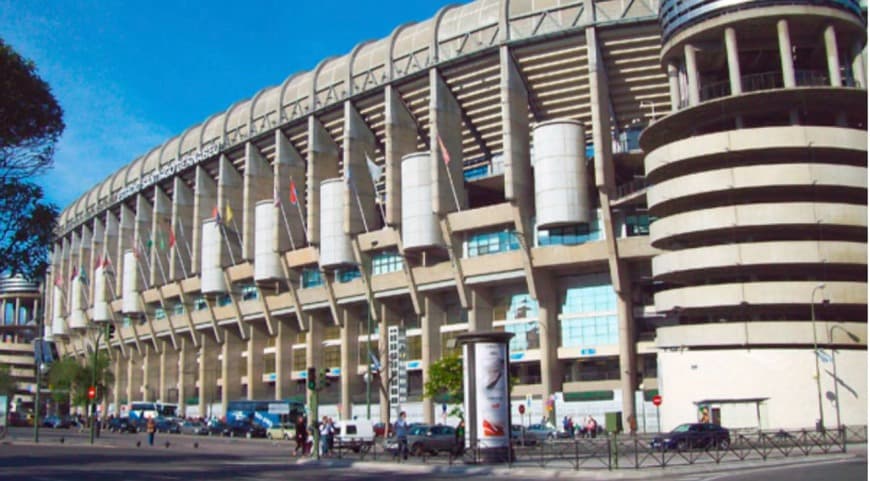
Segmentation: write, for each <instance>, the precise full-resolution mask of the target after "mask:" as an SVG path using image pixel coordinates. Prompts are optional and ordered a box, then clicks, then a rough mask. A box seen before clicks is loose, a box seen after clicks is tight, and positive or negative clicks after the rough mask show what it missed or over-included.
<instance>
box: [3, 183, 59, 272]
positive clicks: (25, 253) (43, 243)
mask: <svg viewBox="0 0 870 481" xmlns="http://www.w3.org/2000/svg"><path fill="white" fill-rule="evenodd" d="M57 215H58V211H57V207H55V206H54V205H52V204H49V203H46V202H44V201H43V191H42V188H41V187H39V186H37V185H34V184H29V183H25V182H20V181H17V180H11V181H10V180H7V181H2V180H0V272H8V273H10V274H11V275H16V274H21V275H23V276H24V277H26V278H28V279H39V278H41V277H42V276H43V274H44V273H45V270H46V268H47V266H48V253H49V246H50V245H51V240H52V237H53V235H54V234H53V231H54V226H55V219H56V218H57Z"/></svg>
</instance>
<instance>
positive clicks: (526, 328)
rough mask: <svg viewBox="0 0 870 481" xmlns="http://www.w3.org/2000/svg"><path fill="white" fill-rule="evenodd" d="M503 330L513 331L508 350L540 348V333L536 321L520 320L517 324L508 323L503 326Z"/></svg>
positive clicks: (517, 350) (518, 350) (519, 350)
mask: <svg viewBox="0 0 870 481" xmlns="http://www.w3.org/2000/svg"><path fill="white" fill-rule="evenodd" d="M504 330H505V332H512V333H514V337H512V338H511V340H510V344H509V345H508V349H510V352H521V351H528V350H529V349H540V347H541V333H540V327H539V325H538V321H529V322H522V323H518V324H508V325H506V326H504Z"/></svg>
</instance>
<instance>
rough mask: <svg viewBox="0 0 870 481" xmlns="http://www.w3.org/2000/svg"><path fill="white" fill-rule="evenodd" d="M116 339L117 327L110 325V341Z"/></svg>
mask: <svg viewBox="0 0 870 481" xmlns="http://www.w3.org/2000/svg"><path fill="white" fill-rule="evenodd" d="M114 338H115V325H114V324H109V340H112V339H114Z"/></svg>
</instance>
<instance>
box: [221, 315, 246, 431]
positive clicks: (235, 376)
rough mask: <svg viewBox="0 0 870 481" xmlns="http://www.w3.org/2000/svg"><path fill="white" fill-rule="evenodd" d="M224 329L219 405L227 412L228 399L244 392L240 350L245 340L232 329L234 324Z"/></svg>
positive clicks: (240, 396) (236, 397) (242, 348)
mask: <svg viewBox="0 0 870 481" xmlns="http://www.w3.org/2000/svg"><path fill="white" fill-rule="evenodd" d="M228 327H229V328H228V329H224V332H223V334H224V343H223V345H222V346H221V407H222V408H223V412H224V414H226V413H227V406H228V405H229V403H230V401H233V400H237V399H241V398H242V397H243V396H244V394H245V393H242V373H244V370H243V366H245V364H244V361H243V360H242V351H243V350H244V349H245V342H244V341H243V340H242V338H241V337H239V335H238V334H237V332H236V329H234V327H235V326H228Z"/></svg>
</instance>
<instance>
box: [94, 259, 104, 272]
mask: <svg viewBox="0 0 870 481" xmlns="http://www.w3.org/2000/svg"><path fill="white" fill-rule="evenodd" d="M102 265H103V260H102V259H101V258H100V256H97V260H95V261H94V269H99V268H100V266H102Z"/></svg>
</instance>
